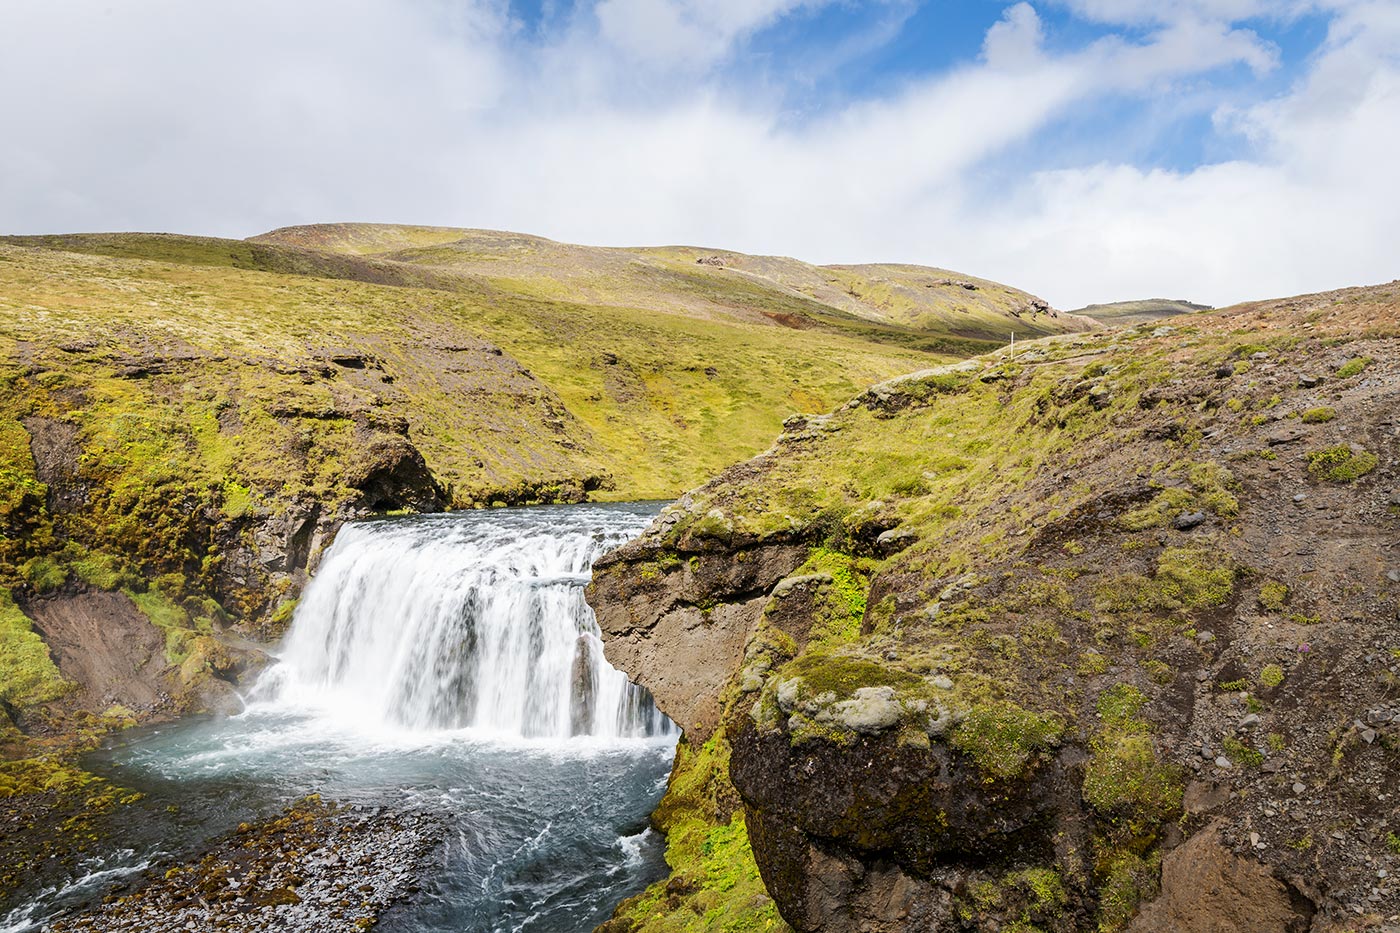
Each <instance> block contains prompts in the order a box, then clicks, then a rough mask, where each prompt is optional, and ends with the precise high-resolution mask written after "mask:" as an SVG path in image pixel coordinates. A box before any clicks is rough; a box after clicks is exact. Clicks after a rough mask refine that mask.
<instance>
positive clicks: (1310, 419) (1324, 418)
mask: <svg viewBox="0 0 1400 933" xmlns="http://www.w3.org/2000/svg"><path fill="white" fill-rule="evenodd" d="M1336 417H1337V409H1335V408H1331V407H1329V406H1327V405H1320V406H1318V407H1317V408H1309V409H1308V410H1307V411H1305V412H1303V415H1302V418H1303V423H1304V424H1325V423H1327V422H1328V421H1331V420H1332V419H1333V418H1336Z"/></svg>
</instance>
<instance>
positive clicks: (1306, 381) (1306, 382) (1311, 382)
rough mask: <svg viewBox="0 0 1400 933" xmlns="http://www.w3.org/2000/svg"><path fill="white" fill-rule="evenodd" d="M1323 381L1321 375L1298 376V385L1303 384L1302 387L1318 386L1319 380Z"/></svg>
mask: <svg viewBox="0 0 1400 933" xmlns="http://www.w3.org/2000/svg"><path fill="white" fill-rule="evenodd" d="M1321 381H1322V380H1321V379H1320V378H1319V377H1317V376H1299V377H1298V385H1300V386H1302V387H1303V388H1305V389H1311V388H1314V387H1316V386H1317V384H1318V383H1319V382H1321Z"/></svg>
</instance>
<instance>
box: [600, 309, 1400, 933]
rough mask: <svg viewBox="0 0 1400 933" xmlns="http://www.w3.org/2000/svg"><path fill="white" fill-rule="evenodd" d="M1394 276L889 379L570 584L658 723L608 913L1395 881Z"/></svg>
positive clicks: (788, 919) (1399, 450) (1221, 907)
mask: <svg viewBox="0 0 1400 933" xmlns="http://www.w3.org/2000/svg"><path fill="white" fill-rule="evenodd" d="M1398 456H1400V283H1393V284H1391V285H1389V286H1380V287H1375V288H1360V289H1350V290H1345V291H1338V292H1331V293H1326V294H1320V295H1312V296H1306V297H1301V298H1295V299H1289V300H1286V301H1276V302H1264V303H1257V304H1250V305H1243V306H1238V307H1235V308H1230V309H1225V310H1223V311H1217V312H1210V313H1202V314H1194V315H1191V316H1190V317H1187V318H1177V319H1174V320H1170V321H1166V322H1156V323H1153V324H1149V325H1145V326H1140V327H1137V328H1133V329H1127V330H1119V331H1113V332H1107V333H1099V334H1083V335H1071V336H1066V337H1058V338H1050V339H1048V340H1044V341H1040V342H1037V343H1036V344H1034V345H1031V346H1026V347H1023V348H1018V350H1017V352H1016V354H1015V357H1014V358H1013V357H1012V356H1011V355H1010V354H1009V353H1007V352H1004V351H1003V352H1001V353H998V354H994V355H991V356H984V357H980V358H977V359H973V360H969V361H966V362H964V363H961V364H954V365H949V366H944V367H941V368H935V369H931V370H928V371H925V372H921V373H916V374H914V375H912V376H907V377H903V378H900V379H897V380H894V381H892V382H887V383H883V384H881V385H877V386H875V387H873V388H871V389H869V390H866V391H864V392H862V393H860V394H859V395H857V396H856V397H855V398H854V399H853V400H852V401H851V402H849V403H848V404H847V405H845V406H844V407H843V408H841V409H839V410H837V411H835V412H834V413H832V414H830V415H821V416H806V417H797V418H793V419H791V420H790V421H789V422H788V423H787V425H786V427H785V431H784V433H783V434H782V436H781V438H780V439H779V440H778V442H777V444H776V445H775V446H774V447H773V448H772V449H770V450H769V451H767V452H766V453H764V454H762V455H760V456H759V457H757V458H756V459H754V460H751V461H749V462H747V463H744V464H741V465H739V466H736V467H734V468H732V469H730V470H729V471H727V472H726V473H725V474H723V475H722V476H721V477H719V478H718V479H717V480H715V481H713V482H711V483H709V484H707V485H705V486H702V487H700V488H699V489H697V490H695V491H694V492H692V493H690V494H688V495H686V496H685V497H683V498H682V499H681V500H680V501H679V502H678V503H677V504H676V505H674V506H673V507H671V508H670V509H668V510H667V511H665V512H664V513H663V514H662V515H661V516H660V517H659V518H658V520H657V522H656V523H655V524H654V525H653V527H652V528H651V529H650V530H649V531H648V532H647V533H646V534H645V535H644V536H643V537H642V538H640V539H639V540H637V541H635V542H633V543H631V544H629V545H627V546H625V547H623V548H621V549H620V550H618V551H616V552H614V553H613V554H612V555H610V556H608V557H606V558H605V559H604V560H603V561H602V562H601V563H600V564H599V565H598V567H597V568H596V571H595V576H594V580H593V583H592V586H591V589H590V592H589V599H590V602H591V603H592V604H593V606H594V608H595V609H596V611H597V613H598V616H599V620H600V623H601V625H602V627H603V629H604V632H605V637H606V646H607V652H608V656H609V658H610V659H611V660H612V661H613V663H615V664H617V665H618V666H619V667H621V668H622V669H624V670H626V671H628V672H629V673H630V674H631V675H632V676H634V677H635V678H637V679H638V680H639V681H640V682H641V683H643V684H645V685H646V686H648V687H649V688H650V689H651V690H652V691H653V693H654V694H655V696H656V697H657V700H658V701H659V703H660V704H661V706H662V708H664V709H666V710H667V711H668V712H669V713H671V714H672V715H673V716H674V717H675V718H676V719H677V721H678V722H679V723H680V724H681V725H682V726H683V727H684V728H685V730H686V736H685V739H684V740H683V742H682V745H681V748H680V750H679V752H678V755H677V760H676V768H675V771H674V773H673V776H672V779H671V785H670V789H669V791H668V793H667V796H666V798H665V800H663V802H662V805H661V807H660V809H659V810H658V811H657V815H656V819H655V822H656V823H657V825H658V826H659V827H660V828H662V829H664V830H667V831H668V832H669V834H670V836H669V851H668V860H669V862H670V865H671V867H672V876H671V878H670V879H668V880H666V881H664V882H661V883H660V884H658V885H656V886H654V887H653V888H651V889H650V890H648V891H647V892H645V893H644V894H642V895H640V896H639V897H637V898H635V899H633V900H631V901H628V902H627V903H625V904H623V905H622V907H621V908H619V910H618V912H617V914H616V915H615V917H614V918H613V919H612V920H611V921H610V922H609V923H608V924H607V925H606V927H605V929H607V930H608V931H610V933H623V931H665V930H765V929H782V928H785V927H787V926H790V927H791V928H793V929H796V930H800V931H816V930H825V931H842V930H874V931H905V930H908V931H914V930H932V929H937V930H965V931H973V930H1001V931H1018V933H1031V931H1041V933H1052V931H1054V933H1069V931H1088V930H1094V931H1115V930H1133V931H1139V933H1142V931H1158V930H1161V931H1166V930H1172V931H1186V933H1194V931H1201V933H1205V931H1235V930H1238V931H1263V930H1270V931H1306V930H1312V931H1319V933H1320V931H1342V930H1362V929H1377V928H1380V927H1381V926H1382V925H1384V924H1386V923H1389V922H1393V921H1394V918H1395V915H1396V914H1397V913H1400V886H1397V884H1396V882H1395V875H1396V873H1397V872H1400V812H1397V804H1396V796H1395V795H1396V794H1397V792H1400V701H1398V700H1397V699H1396V698H1397V695H1400V550H1397V548H1400V464H1397V457H1398Z"/></svg>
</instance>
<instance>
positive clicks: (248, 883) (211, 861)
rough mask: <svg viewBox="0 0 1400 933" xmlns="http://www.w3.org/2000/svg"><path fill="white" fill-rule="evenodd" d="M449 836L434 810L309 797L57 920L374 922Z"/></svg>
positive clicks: (218, 925)
mask: <svg viewBox="0 0 1400 933" xmlns="http://www.w3.org/2000/svg"><path fill="white" fill-rule="evenodd" d="M441 836H442V825H441V823H440V822H439V821H438V820H437V819H436V818H434V817H432V816H428V815H425V814H420V813H413V812H402V811H392V810H385V809H382V808H377V807H376V808H364V807H350V806H341V805H338V804H335V803H331V802H328V801H324V800H322V799H321V798H320V797H318V796H311V797H306V798H303V799H302V800H299V801H297V802H296V803H294V804H292V805H291V806H289V807H287V808H286V809H285V810H283V811H282V812H281V813H279V814H277V815H276V816H274V817H271V818H269V819H265V820H259V821H257V822H252V823H242V824H240V825H239V826H238V828H237V829H236V830H235V831H233V832H232V833H229V834H228V835H227V836H224V837H223V838H221V839H219V840H218V841H217V842H215V843H214V845H213V846H212V847H211V848H210V850H209V851H208V852H207V853H205V854H204V855H203V856H202V857H201V858H199V859H198V860H195V861H190V862H185V863H183V864H178V865H175V866H173V867H171V866H160V865H158V866H156V867H155V868H153V869H151V870H150V872H148V873H147V874H146V875H145V876H144V877H142V878H140V879H139V880H137V881H136V882H135V886H134V890H132V891H131V892H130V893H124V894H123V893H117V894H114V895H112V896H110V897H109V898H108V899H107V901H106V902H105V903H104V904H103V905H102V906H101V907H99V908H97V909H95V910H93V911H92V912H90V913H86V914H81V915H77V916H72V917H67V918H64V919H62V920H60V921H58V922H57V923H54V924H53V925H52V926H51V927H50V929H51V930H53V931H54V933H68V931H79V930H86V931H92V930H140V931H143V933H165V931H172V933H173V931H185V930H227V931H240V930H247V931H250V933H251V931H259V933H262V931H270V930H297V931H304V933H313V931H327V933H329V931H336V933H341V931H346V930H364V929H369V928H370V927H371V926H373V925H374V924H375V923H376V922H377V920H378V919H379V917H380V916H381V915H382V914H383V913H384V911H385V910H387V909H388V908H389V907H390V906H392V905H393V904H395V903H397V902H399V901H401V900H403V899H404V898H406V897H408V896H409V895H411V894H412V893H414V892H415V891H417V890H418V880H417V879H419V878H420V877H422V873H423V869H424V867H425V865H426V863H427V861H428V858H429V856H430V854H431V853H433V852H434V851H435V850H436V848H437V847H438V845H439V844H440V839H441Z"/></svg>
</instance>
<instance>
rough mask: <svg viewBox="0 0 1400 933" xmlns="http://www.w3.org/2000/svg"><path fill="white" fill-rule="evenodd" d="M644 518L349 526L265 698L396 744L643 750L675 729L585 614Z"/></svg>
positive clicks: (633, 513)
mask: <svg viewBox="0 0 1400 933" xmlns="http://www.w3.org/2000/svg"><path fill="white" fill-rule="evenodd" d="M654 513H655V510H654V509H653V508H650V507H639V506H574V507H569V508H553V507H539V508H530V509H503V510H498V511H491V512H468V513H455V514H450V515H444V516H425V517H415V518H395V519H374V520H370V521H364V522H354V523H350V524H347V525H346V526H345V527H343V528H342V529H341V531H340V533H339V535H338V536H337V538H336V541H335V544H334V546H332V548H331V549H330V550H329V551H328V552H327V553H326V555H325V557H324V559H323V560H322V562H321V566H320V570H319V572H318V573H317V574H316V576H315V578H314V579H312V581H311V582H310V584H309V585H308V586H307V588H306V592H305V594H304V595H303V597H302V600H301V602H300V603H299V604H298V606H297V609H296V613H295V614H294V616H293V619H292V625H291V629H290V630H289V632H288V634H287V637H286V639H285V641H284V643H283V646H282V650H281V652H280V654H279V659H278V663H277V664H276V665H275V666H274V667H273V668H272V669H271V670H269V672H268V673H267V674H266V675H264V677H263V679H262V680H261V681H260V682H259V685H258V689H257V691H256V692H255V695H254V698H255V699H268V700H271V701H272V702H275V703H279V704H287V705H292V706H299V707H312V708H318V709H323V710H328V711H334V712H335V713H336V714H338V715H341V716H344V715H347V714H348V715H352V716H355V717H358V718H360V719H368V720H369V721H370V722H372V723H374V724H377V725H381V726H384V727H387V728H391V729H399V730H442V729H461V728H473V729H478V730H482V731H485V732H490V733H495V734H505V735H510V736H522V737H555V738H565V737H569V736H573V735H589V736H597V737H600V738H639V737H644V736H651V735H661V734H670V733H671V732H672V731H673V730H674V727H673V726H672V725H671V723H670V720H668V719H667V718H666V717H665V716H664V715H662V714H661V713H660V712H659V711H658V710H657V709H656V707H655V705H654V704H653V703H652V701H651V696H650V694H648V693H647V692H646V691H645V690H644V689H642V688H641V687H638V686H636V685H635V684H632V683H630V682H629V681H628V680H627V677H626V675H624V674H622V673H621V672H619V671H617V670H615V669H614V668H613V667H612V666H611V665H609V664H608V663H607V660H606V659H605V658H604V657H603V648H602V642H601V641H600V640H599V630H598V625H597V622H596V621H595V620H594V617H593V612H592V610H591V609H590V608H589V607H588V604H587V603H586V602H584V599H583V587H584V586H585V584H587V582H588V580H589V577H590V574H591V569H592V566H593V561H594V560H596V559H597V558H598V557H599V556H600V555H602V554H603V553H604V552H605V551H607V550H610V549H611V548H614V547H616V546H618V545H620V544H622V543H624V542H625V541H627V540H629V539H631V538H633V537H635V536H636V535H637V534H638V533H640V531H641V530H642V529H643V528H644V527H645V526H646V524H647V523H648V522H649V521H650V519H651V517H652V515H654Z"/></svg>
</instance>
